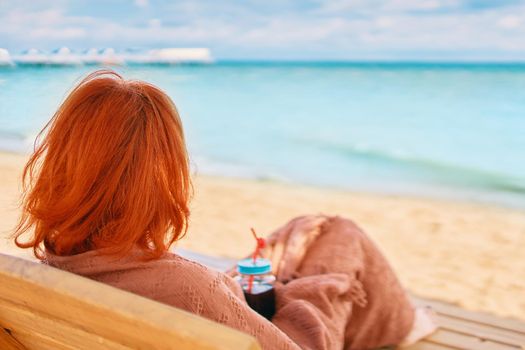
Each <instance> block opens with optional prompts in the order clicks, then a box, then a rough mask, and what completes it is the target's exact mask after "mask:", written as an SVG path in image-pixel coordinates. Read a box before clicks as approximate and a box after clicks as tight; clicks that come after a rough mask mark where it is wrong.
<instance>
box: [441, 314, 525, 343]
mask: <svg viewBox="0 0 525 350" xmlns="http://www.w3.org/2000/svg"><path fill="white" fill-rule="evenodd" d="M436 320H437V322H438V323H439V324H440V325H441V328H442V329H446V330H450V331H455V332H457V333H462V334H469V335H473V336H476V337H478V338H480V339H484V340H490V341H493V342H496V343H502V344H506V345H514V346H515V345H520V344H525V335H522V334H521V333H517V332H514V331H512V330H507V329H503V328H495V327H492V326H489V325H486V324H480V323H477V322H472V321H468V320H465V319H459V318H455V317H448V316H447V315H445V314H443V313H437V315H436Z"/></svg>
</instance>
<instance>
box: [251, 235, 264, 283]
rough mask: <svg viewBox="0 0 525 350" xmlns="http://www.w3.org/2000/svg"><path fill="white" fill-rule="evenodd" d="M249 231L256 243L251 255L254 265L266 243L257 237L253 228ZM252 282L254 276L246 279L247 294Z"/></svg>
mask: <svg viewBox="0 0 525 350" xmlns="http://www.w3.org/2000/svg"><path fill="white" fill-rule="evenodd" d="M250 231H252V235H253V238H255V241H256V242H257V245H256V246H255V250H254V251H253V254H252V259H253V264H254V265H255V262H256V261H257V256H259V254H260V251H261V249H263V248H264V247H265V246H266V241H265V240H264V238H261V237H257V233H256V232H255V229H254V228H253V227H251V228H250ZM253 280H254V276H253V275H250V277H249V278H248V293H251V292H252V286H253Z"/></svg>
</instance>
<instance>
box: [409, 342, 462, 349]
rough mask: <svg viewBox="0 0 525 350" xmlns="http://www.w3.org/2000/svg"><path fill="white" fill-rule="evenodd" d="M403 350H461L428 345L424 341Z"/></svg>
mask: <svg viewBox="0 0 525 350" xmlns="http://www.w3.org/2000/svg"><path fill="white" fill-rule="evenodd" d="M403 350H461V349H458V348H453V347H450V346H449V345H441V344H435V343H429V342H428V341H426V340H422V341H420V342H418V343H417V344H414V345H412V346H409V347H406V348H404V349H403Z"/></svg>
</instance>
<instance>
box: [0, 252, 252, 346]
mask: <svg viewBox="0 0 525 350" xmlns="http://www.w3.org/2000/svg"><path fill="white" fill-rule="evenodd" d="M0 349H1V350H8V349H17V350H19V349H38V350H47V349H49V350H65V349H68V350H72V349H90V350H92V349H115V350H116V349H225V350H226V349H246V350H248V349H253V350H255V349H260V347H259V345H258V344H257V341H256V340H255V339H254V338H253V337H251V336H249V335H247V334H244V333H241V332H239V331H237V330H234V329H231V328H229V327H226V326H223V325H220V324H217V323H214V322H212V321H209V320H206V319H204V318H201V317H198V316H196V315H193V314H191V313H188V312H185V311H182V310H178V309H176V308H173V307H170V306H167V305H164V304H161V303H158V302H156V301H153V300H150V299H146V298H143V297H140V296H138V295H135V294H132V293H129V292H126V291H123V290H120V289H117V288H114V287H111V286H108V285H104V284H102V283H99V282H95V281H92V280H89V279H87V278H83V277H80V276H77V275H74V274H71V273H68V272H64V271H61V270H58V269H55V268H52V267H49V266H46V265H43V264H39V263H35V262H31V261H27V260H23V259H20V258H16V257H13V256H8V255H4V254H0Z"/></svg>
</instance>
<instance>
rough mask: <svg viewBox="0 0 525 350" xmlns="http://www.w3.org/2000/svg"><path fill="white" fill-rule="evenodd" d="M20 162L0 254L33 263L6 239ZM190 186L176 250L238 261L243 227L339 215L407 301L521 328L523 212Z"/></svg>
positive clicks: (3, 186) (9, 178)
mask: <svg viewBox="0 0 525 350" xmlns="http://www.w3.org/2000/svg"><path fill="white" fill-rule="evenodd" d="M25 160H26V157H25V156H21V155H16V154H7V153H0V206H1V214H0V232H1V234H2V238H1V239H0V252H2V253H8V254H13V255H17V256H22V257H26V258H31V253H30V251H29V250H21V249H18V248H16V247H15V246H14V244H13V243H12V242H11V241H10V240H9V239H8V236H9V234H10V232H11V231H12V228H13V227H14V225H15V224H16V220H17V218H18V213H19V211H18V208H17V203H18V199H19V195H20V190H21V183H20V176H21V171H22V167H23V164H24V163H25ZM194 186H195V198H194V200H193V202H192V217H191V224H190V229H189V231H188V234H187V236H186V237H185V238H184V239H182V240H181V241H180V242H179V243H178V244H177V246H180V247H183V248H186V249H192V250H195V251H198V252H202V253H205V254H212V255H216V256H224V257H233V258H238V257H241V256H244V255H246V254H247V252H249V251H250V250H251V249H253V244H254V242H253V238H252V236H251V234H250V232H249V228H250V227H254V228H255V229H256V230H257V231H258V232H259V233H260V234H267V233H270V232H271V231H272V230H274V229H275V228H277V227H278V226H280V225H282V224H284V223H285V222H286V221H287V220H289V219H290V218H292V217H294V216H297V215H301V214H307V213H325V214H331V215H335V214H337V215H342V216H346V217H349V218H352V219H353V220H354V221H356V222H357V223H358V224H359V225H360V226H361V227H362V228H364V229H365V230H366V232H367V233H368V234H369V235H370V236H371V237H372V239H373V240H374V241H375V242H377V244H378V245H379V246H380V247H381V249H382V250H383V252H384V253H385V255H386V256H387V257H388V259H389V260H390V261H391V263H392V265H393V266H394V268H395V270H396V271H397V272H398V274H399V277H400V279H401V280H402V282H403V283H404V284H405V285H406V287H407V288H408V289H409V290H410V291H411V292H413V293H415V294H417V295H419V296H423V297H429V298H435V299H440V300H444V301H448V302H452V303H456V304H458V305H460V306H462V307H465V308H467V309H470V310H481V311H487V312H491V313H493V314H497V315H501V316H510V317H515V318H520V319H523V320H525V253H524V252H525V212H523V211H519V210H512V209H507V208H499V207H492V206H487V205H480V204H471V203H459V202H452V201H441V200H433V199H421V198H410V197H401V196H385V195H376V194H360V193H359V194H358V193H351V192H346V191H340V190H335V189H323V188H314V187H306V186H297V185H288V184H281V183H274V182H262V181H253V180H244V179H243V180H240V179H232V178H221V177H208V176H198V177H197V178H196V179H195V182H194Z"/></svg>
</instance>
